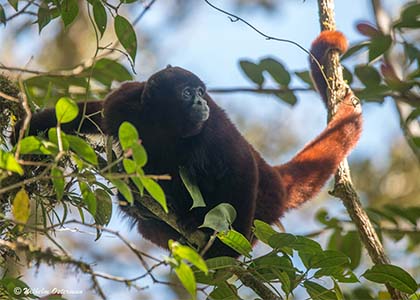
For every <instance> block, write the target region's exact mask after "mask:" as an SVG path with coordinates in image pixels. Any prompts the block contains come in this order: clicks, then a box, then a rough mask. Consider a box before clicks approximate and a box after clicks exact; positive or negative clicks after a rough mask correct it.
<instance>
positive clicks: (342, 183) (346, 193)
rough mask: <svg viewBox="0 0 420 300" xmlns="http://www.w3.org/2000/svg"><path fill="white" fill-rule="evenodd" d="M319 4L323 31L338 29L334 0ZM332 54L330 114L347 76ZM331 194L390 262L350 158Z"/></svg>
mask: <svg viewBox="0 0 420 300" xmlns="http://www.w3.org/2000/svg"><path fill="white" fill-rule="evenodd" d="M318 6H319V19H320V24H321V31H324V30H335V29H336V25H335V18H334V0H318ZM328 58H329V60H328V61H329V64H328V65H327V66H326V69H325V72H326V77H327V78H328V80H329V86H330V87H331V89H330V91H328V114H329V118H330V117H331V116H332V115H334V113H335V112H336V110H337V104H338V100H339V99H342V98H343V96H344V95H345V93H346V84H345V82H344V80H343V72H342V68H341V65H340V58H339V53H338V52H337V51H331V52H330V53H329V57H328ZM331 194H332V195H334V196H336V197H338V198H340V199H341V200H342V201H343V204H344V206H345V207H346V209H347V212H348V214H349V216H350V217H351V219H352V221H353V223H354V224H355V225H356V228H357V231H358V233H359V236H360V239H361V240H362V242H363V244H364V246H365V248H366V249H367V251H368V254H369V256H370V258H371V259H372V261H373V263H374V264H388V263H389V259H388V257H387V256H386V254H385V251H384V248H383V246H382V243H381V241H380V240H379V238H378V235H377V234H376V231H375V229H374V227H373V225H372V223H371V222H370V220H369V217H368V216H367V214H366V211H365V210H364V209H363V207H362V205H361V203H360V198H359V196H358V194H357V193H356V190H355V189H354V187H353V184H352V181H351V176H350V169H349V166H348V163H347V160H346V159H345V160H344V161H343V162H342V163H341V164H340V166H339V169H338V171H337V173H336V175H335V185H334V190H333V191H332V192H331ZM386 287H387V289H388V292H389V294H390V295H391V297H392V299H395V300H402V299H408V298H407V296H406V295H404V294H402V293H400V292H399V291H398V290H396V289H394V288H393V287H391V286H390V285H386Z"/></svg>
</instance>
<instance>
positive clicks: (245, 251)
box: [217, 229, 252, 257]
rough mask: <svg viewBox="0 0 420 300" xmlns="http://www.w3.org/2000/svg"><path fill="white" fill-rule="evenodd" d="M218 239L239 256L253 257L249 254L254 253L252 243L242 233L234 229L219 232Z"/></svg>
mask: <svg viewBox="0 0 420 300" xmlns="http://www.w3.org/2000/svg"><path fill="white" fill-rule="evenodd" d="M217 237H218V238H219V239H220V240H221V241H222V242H223V243H224V244H226V245H228V246H229V247H231V248H232V249H233V250H235V251H236V252H238V253H239V254H242V255H244V256H246V257H251V255H250V254H249V253H250V252H251V251H252V246H251V243H250V242H249V241H248V240H247V239H246V237H244V236H243V235H242V234H241V233H240V232H238V231H236V230H233V229H232V230H229V231H227V232H226V231H223V232H219V233H218V234H217Z"/></svg>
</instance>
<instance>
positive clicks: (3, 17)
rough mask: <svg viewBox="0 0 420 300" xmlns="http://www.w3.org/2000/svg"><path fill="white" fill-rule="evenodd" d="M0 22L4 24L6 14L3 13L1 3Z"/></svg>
mask: <svg viewBox="0 0 420 300" xmlns="http://www.w3.org/2000/svg"><path fill="white" fill-rule="evenodd" d="M0 23H3V24H4V25H6V14H5V13H4V8H3V6H2V5H1V4H0Z"/></svg>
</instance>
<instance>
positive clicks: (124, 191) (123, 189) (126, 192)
mask: <svg viewBox="0 0 420 300" xmlns="http://www.w3.org/2000/svg"><path fill="white" fill-rule="evenodd" d="M110 181H111V182H112V184H113V185H114V186H115V187H116V188H117V189H118V191H119V192H120V193H121V195H123V197H124V198H125V200H127V202H128V203H130V204H133V201H134V198H133V194H132V193H131V190H130V188H129V187H128V185H127V184H126V183H125V182H124V181H122V180H120V179H111V180H110Z"/></svg>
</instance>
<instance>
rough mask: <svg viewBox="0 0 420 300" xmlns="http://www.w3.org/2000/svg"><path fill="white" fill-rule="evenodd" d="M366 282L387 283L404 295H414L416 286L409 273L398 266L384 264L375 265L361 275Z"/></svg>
mask: <svg viewBox="0 0 420 300" xmlns="http://www.w3.org/2000/svg"><path fill="white" fill-rule="evenodd" d="M362 276H363V277H365V278H366V279H367V280H370V281H373V282H377V283H388V284H390V285H391V286H392V287H394V288H396V289H397V290H400V291H402V292H405V293H409V294H412V293H415V292H416V291H417V288H418V285H417V283H416V281H415V280H414V279H413V277H411V275H410V274H409V273H407V272H406V271H405V270H403V269H402V268H400V267H398V266H394V265H390V264H384V265H375V266H373V267H372V268H371V269H370V270H367V271H366V272H365V273H364V274H363V275H362Z"/></svg>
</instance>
